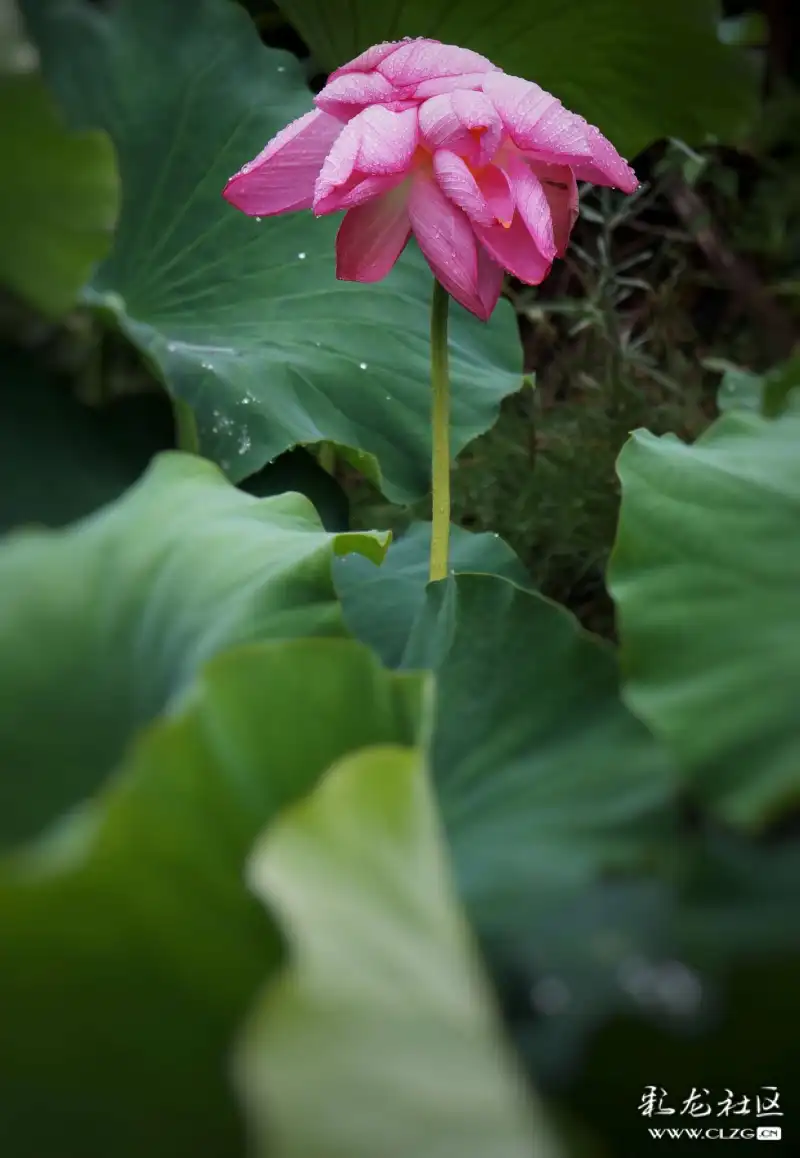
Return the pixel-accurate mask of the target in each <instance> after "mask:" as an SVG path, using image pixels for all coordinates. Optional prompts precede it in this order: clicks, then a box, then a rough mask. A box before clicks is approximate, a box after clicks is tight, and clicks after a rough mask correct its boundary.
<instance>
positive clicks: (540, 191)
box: [503, 155, 556, 261]
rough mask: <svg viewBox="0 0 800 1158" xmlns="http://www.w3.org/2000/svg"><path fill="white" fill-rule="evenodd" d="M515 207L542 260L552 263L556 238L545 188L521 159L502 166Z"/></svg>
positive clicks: (511, 157) (509, 160)
mask: <svg viewBox="0 0 800 1158" xmlns="http://www.w3.org/2000/svg"><path fill="white" fill-rule="evenodd" d="M503 168H504V170H505V173H506V176H507V177H508V181H509V185H510V187H511V194H512V196H513V198H514V204H515V205H516V207H517V210H518V211H519V216H520V217H521V218H522V221H523V223H524V225H525V228H526V229H527V230H528V233H530V235H531V237H532V238H533V240H534V241H535V242H536V245H537V247H538V249H539V252H540V253H541V254H542V256H543V257H545V258H547V259H548V260H549V261H552V260H553V258H554V257H555V256H556V242H555V238H554V236H553V218H552V217H551V215H550V203H549V201H548V200H547V196H546V194H545V191H544V187H543V185H542V183H541V181H540V180H539V178H538V177H537V176H536V174H535V173H534V172H532V170H531V168H530V166H529V165H526V163H525V162H524V161H523V160H522V158H521V157H519V156H513V155H512V156H510V157H508V158H507V159H506V160H505V161H504V162H503Z"/></svg>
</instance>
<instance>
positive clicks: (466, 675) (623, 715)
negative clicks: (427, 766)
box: [334, 524, 674, 934]
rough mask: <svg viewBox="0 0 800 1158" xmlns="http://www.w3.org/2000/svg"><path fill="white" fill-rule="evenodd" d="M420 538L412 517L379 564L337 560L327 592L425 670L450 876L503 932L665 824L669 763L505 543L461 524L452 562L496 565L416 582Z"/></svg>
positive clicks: (611, 661)
mask: <svg viewBox="0 0 800 1158" xmlns="http://www.w3.org/2000/svg"><path fill="white" fill-rule="evenodd" d="M429 540H430V528H429V526H428V525H427V524H420V525H417V526H415V527H413V528H412V530H411V531H410V532H409V533H408V534H407V535H406V536H404V537H403V538H401V539H400V540H399V541H398V542H397V543H395V544H393V545H392V546H391V547H390V548H389V552H388V554H387V558H386V563H385V569H384V566H381V567H374V566H373V565H371V564H366V566H361V565H360V561H359V562H355V560H353V559H347V560H339V561H337V562H336V563H335V565H334V574H335V582H336V587H337V590H338V591H339V594H340V597H341V599H342V606H343V610H344V614H345V619H346V621H347V623H348V626H349V627H350V628H351V630H353V631H354V632H355V633H356V634H357V635H358V637H359V638H360V639H361V640H363V641H364V642H366V643H368V644H370V646H372V647H374V648H375V650H376V651H377V652H378V654H379V655H380V656H381V658H382V659H383V660H384V662H385V663H388V664H390V665H392V666H395V665H402V666H403V667H405V668H429V669H433V670H435V672H436V681H437V689H438V691H437V713H436V727H435V732H434V736H433V769H434V778H435V782H436V785H437V789H438V792H439V801H440V805H441V808H442V813H443V817H444V823H445V826H446V828H447V832H448V835H449V837H450V840H451V842H452V845H453V850H454V856H455V860H456V867H457V871H458V875H459V881H460V883H461V885H462V888H463V889H464V890H465V895H466V897H467V903H468V906H469V908H470V914H471V916H472V917H473V918H474V919H475V920H476V922H477V924H478V926H479V928H481V929H482V930H483V931H489V930H493V929H496V930H499V931H500V932H501V933H502V934H505V933H507V932H508V933H513V931H514V928H515V925H516V923H517V922H518V920H519V917H520V913H521V912H522V911H528V912H529V911H530V901H531V894H532V890H535V889H537V888H540V887H541V886H542V885H546V886H548V887H550V886H553V885H565V884H572V885H575V884H577V883H579V882H581V881H587V880H590V879H592V877H593V876H594V874H595V872H596V870H597V867H598V865H606V866H614V865H617V866H618V865H620V864H623V863H630V862H631V860H632V859H633V860H635V859H636V858H637V856H639V855H641V853H642V851H643V850H645V849H647V848H649V845H650V842H651V841H652V840H653V839H654V837H656V836H657V835H658V834H659V833H663V832H664V831H669V826H670V824H671V822H672V821H673V819H674V817H673V814H672V812H671V809H670V806H669V799H670V795H671V791H672V778H671V775H670V766H669V763H668V761H667V759H666V757H665V756H664V754H663V753H662V751H661V750H660V749H659V747H658V746H657V745H656V744H655V743H654V741H653V739H652V737H651V736H650V735H649V733H648V732H647V731H646V729H645V728H644V727H643V726H642V725H641V724H640V723H639V721H638V720H637V719H635V717H634V716H633V715H632V714H631V713H630V712H629V711H628V710H627V708H626V707H625V706H624V704H623V703H622V701H621V698H620V690H619V677H618V673H617V667H616V662H615V658H614V653H613V650H612V649H611V648H610V647H609V646H608V645H606V644H604V643H602V642H600V641H599V640H597V639H595V638H593V637H592V636H590V635H588V634H587V633H586V632H584V631H583V630H582V629H581V628H580V627H579V626H578V624H577V622H576V620H575V619H574V618H573V617H572V616H571V615H570V614H569V613H568V612H566V611H565V610H564V609H563V608H561V607H558V606H557V605H556V604H554V603H552V602H551V601H550V600H547V599H544V598H543V597H542V596H541V595H539V594H537V593H535V592H532V591H526V590H523V589H522V588H521V587H520V586H519V585H518V584H519V583H520V582H521V581H522V580H523V576H524V570H523V568H522V565H521V564H520V563H519V560H517V559H516V557H515V556H514V555H513V553H512V552H511V551H510V549H509V548H508V547H507V546H506V545H505V544H504V543H503V542H502V541H501V540H499V539H497V538H495V537H493V536H489V535H470V534H468V533H467V532H465V531H457V532H456V533H455V534H454V538H453V551H452V555H451V565H452V567H453V568H454V569H455V570H456V571H465V570H467V569H468V568H472V569H474V570H480V571H483V572H498V573H496V574H491V573H489V574H460V575H457V576H456V577H455V578H454V579H451V580H450V581H448V582H446V583H438V584H431V585H428V586H427V587H426V583H427V555H428V548H429ZM354 563H355V565H354ZM512 580H515V581H512Z"/></svg>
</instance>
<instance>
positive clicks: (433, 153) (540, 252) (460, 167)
mask: <svg viewBox="0 0 800 1158" xmlns="http://www.w3.org/2000/svg"><path fill="white" fill-rule="evenodd" d="M314 103H315V105H316V109H314V110H313V111H311V112H308V113H306V115H305V116H303V117H300V119H299V120H296V121H294V122H293V123H292V124H290V125H288V126H287V127H286V128H285V129H283V130H282V131H281V132H280V133H278V135H277V136H276V137H274V138H273V139H272V140H271V141H270V142H269V144H268V145H267V147H266V148H265V149H264V150H263V152H261V153H259V155H258V156H257V157H256V158H255V160H253V161H250V162H249V164H247V165H245V166H244V168H243V169H241V170H240V171H239V172H238V173H237V174H236V175H235V176H233V177H231V179H230V181H229V182H228V184H227V185H226V187H225V190H224V194H223V195H224V196H225V198H226V199H227V200H228V201H229V202H230V203H231V204H232V205H235V206H236V208H237V209H241V210H242V212H243V213H247V214H248V215H249V216H251V217H267V216H270V215H273V214H277V213H288V212H291V211H294V210H298V209H313V211H314V213H315V214H317V215H320V214H324V213H337V212H340V211H341V210H343V209H344V210H347V212H346V214H345V217H344V220H343V221H342V224H341V227H340V229H339V234H338V237H337V241H336V275H337V277H339V278H341V279H343V280H345V281H360V282H375V281H380V280H381V278H384V277H385V276H386V275H387V274H388V273H389V271H390V270H391V268H392V266H393V265H394V264H395V262H396V261H397V259H398V257H399V256H400V254H401V253H402V251H403V249H404V248H405V246H406V243H407V242H408V239H409V237H410V236H411V234H412V233H413V234H414V236H415V237H416V239H417V242H418V244H419V247H420V249H421V250H422V252H423V254H424V255H425V257H426V259H427V261H428V264H429V265H430V267H431V269H432V270H433V273H434V274H435V276H436V277H437V278H438V279H439V281H440V282H441V284H442V285H443V286H444V287H445V289H446V290H448V292H449V293H450V294H451V295H452V296H453V297H454V298H455V299H456V300H457V301H459V302H460V303H461V304H462V305H463V306H465V307H466V309H468V310H471V311H472V313H474V314H477V316H478V317H479V318H483V319H487V318H488V317H489V316H490V315H491V313H492V311H493V309H494V307H495V305H496V304H497V299H498V298H499V296H500V291H501V288H502V282H503V271H504V270H508V272H509V273H511V274H513V275H514V277H516V278H519V280H520V281H523V282H527V283H528V284H529V285H538V284H539V282H541V281H542V280H543V279H544V278H545V277H546V276H547V274H548V273H549V272H550V269H551V267H552V264H553V260H554V258H556V257H557V256H561V255H563V253H564V252H565V250H566V247H567V243H568V241H569V235H570V232H571V230H572V226H573V225H574V223H575V218H576V216H577V212H578V195H577V187H576V181H591V182H593V183H594V184H595V185H610V186H613V187H616V188H618V189H622V190H623V191H624V192H626V193H632V192H633V191H634V190H635V189H636V188H637V185H638V182H637V180H636V175H635V174H634V172H633V170H632V169H631V168H630V166H629V165H628V164H626V162H625V161H624V160H623V159H622V158H621V157H620V155H619V154H618V153H617V151H616V150H615V149H614V147H613V146H612V145H611V144H610V143H609V142H608V141H607V140H606V139H605V137H604V136H602V134H601V133H600V132H599V130H598V129H596V128H594V126H593V125H589V124H587V122H586V121H585V120H584V119H583V118H582V117H579V116H576V114H575V113H571V112H569V111H568V110H567V109H565V108H564V106H563V105H562V104H561V102H560V101H559V100H557V99H556V98H555V97H553V96H551V95H550V94H549V93H547V92H545V91H544V90H543V89H541V88H539V86H538V85H536V84H533V83H531V82H530V81H527V80H522V79H521V78H520V77H517V76H507V75H506V74H505V73H504V72H502V71H501V70H500V69H499V68H496V67H495V66H494V65H493V64H492V63H491V62H490V61H488V60H487V59H486V58H485V57H483V56H479V55H478V53H477V52H472V51H470V50H469V49H466V48H457V47H455V46H454V45H449V44H440V43H439V42H438V41H435V40H401V41H396V42H393V43H387V44H377V45H375V46H374V47H373V48H370V49H368V50H367V51H366V52H364V53H362V55H361V56H359V57H357V58H356V59H355V60H353V61H351V62H350V63H349V64H346V65H343V67H342V68H339V69H337V70H336V72H334V73H333V74H332V75H331V77H330V78H329V80H328V83H327V84H326V86H325V88H324V89H323V90H322V92H320V93H319V95H318V96H317V97H316V98H315V100H314Z"/></svg>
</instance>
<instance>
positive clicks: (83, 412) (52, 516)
mask: <svg viewBox="0 0 800 1158" xmlns="http://www.w3.org/2000/svg"><path fill="white" fill-rule="evenodd" d="M172 445H173V424H172V411H171V407H170V405H169V403H168V401H167V399H166V397H165V396H163V395H157V394H148V395H134V396H129V397H126V398H120V399H118V400H116V401H115V402H113V403H112V404H111V405H110V406H107V407H104V408H103V409H102V410H96V409H90V408H89V407H87V406H83V405H81V404H80V403H79V402H78V401H76V399H75V398H74V397H73V396H72V394H71V393H70V391H69V385H68V383H65V382H61V381H58V380H56V379H54V378H51V377H50V376H49V375H48V374H46V373H45V372H44V371H43V370H42V369H41V367H39V366H37V364H36V362H35V360H34V359H33V358H31V357H30V356H28V355H26V354H23V353H21V352H19V351H15V350H13V349H10V348H6V347H5V346H2V345H0V532H5V531H8V530H11V529H12V528H13V527H17V526H19V525H21V524H26V523H41V524H44V525H45V526H48V527H59V526H63V525H64V524H65V523H69V522H71V521H72V520H73V519H77V518H80V517H81V516H83V515H88V514H91V512H92V511H94V510H96V509H97V508H98V507H99V506H102V505H103V504H104V503H107V502H110V501H111V500H112V499H115V498H118V497H119V495H120V494H121V493H122V492H123V491H124V490H125V489H126V488H127V487H129V486H130V485H131V484H132V483H134V482H135V481H136V479H137V478H138V477H139V476H140V475H141V473H142V471H143V470H144V469H145V467H146V466H147V465H148V463H149V461H150V459H151V457H152V456H153V455H154V454H156V453H157V452H158V451H161V450H167V449H169V448H170V447H171V446H172ZM284 489H285V488H284Z"/></svg>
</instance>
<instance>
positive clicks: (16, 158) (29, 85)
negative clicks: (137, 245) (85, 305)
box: [0, 71, 119, 315]
mask: <svg viewBox="0 0 800 1158" xmlns="http://www.w3.org/2000/svg"><path fill="white" fill-rule="evenodd" d="M0 154H1V155H2V157H3V172H4V176H3V180H2V182H0V282H4V283H5V284H6V285H7V286H9V287H10V288H11V289H12V290H14V291H15V292H16V293H18V294H20V295H21V296H22V297H23V298H25V299H26V300H27V301H28V302H30V303H31V304H32V305H33V306H35V307H36V308H37V309H40V310H42V311H43V312H44V313H46V314H52V315H58V314H61V313H64V312H65V311H66V310H68V309H69V308H70V307H71V306H72V305H73V304H74V303H75V300H76V299H77V296H78V293H79V291H80V289H81V287H82V286H83V284H84V283H85V282H86V281H87V280H88V278H89V275H90V274H91V272H92V269H93V267H94V265H95V264H96V263H97V262H98V261H99V260H100V259H101V258H102V257H104V256H105V254H106V253H107V252H108V249H109V245H110V242H111V234H112V231H113V228H114V224H115V222H116V218H117V210H118V202H119V185H118V178H117V168H116V163H115V159H114V150H113V147H112V145H111V141H110V140H109V139H108V137H107V136H106V134H105V133H102V132H86V133H79V134H78V133H69V132H67V130H66V128H65V127H64V126H63V125H62V123H61V121H60V119H59V117H58V116H57V115H56V110H55V108H54V107H53V104H52V102H51V99H50V95H49V93H48V92H47V91H46V89H45V87H44V84H43V82H42V80H41V78H40V77H39V76H38V75H37V74H35V73H20V74H17V75H3V73H2V72H1V71H0Z"/></svg>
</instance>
